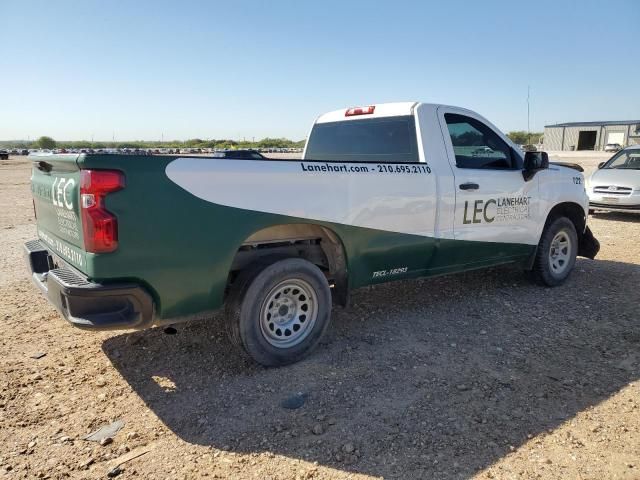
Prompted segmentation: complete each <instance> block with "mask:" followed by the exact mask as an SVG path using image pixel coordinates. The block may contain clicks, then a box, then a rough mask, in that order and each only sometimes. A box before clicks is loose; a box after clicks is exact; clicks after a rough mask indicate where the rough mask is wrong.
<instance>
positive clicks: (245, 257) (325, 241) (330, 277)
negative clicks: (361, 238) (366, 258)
mask: <svg viewBox="0 0 640 480" xmlns="http://www.w3.org/2000/svg"><path fill="white" fill-rule="evenodd" d="M290 257H299V258H303V259H305V260H308V261H310V262H311V263H313V264H315V265H316V266H318V267H319V268H320V269H321V270H322V271H323V272H324V273H325V276H326V277H327V281H328V282H329V283H330V285H331V287H332V289H331V290H332V293H333V298H334V301H335V302H336V303H338V304H340V305H347V304H348V298H349V295H348V292H349V287H348V285H349V283H348V257H347V251H346V248H345V246H344V243H343V241H342V239H341V238H340V236H339V235H338V234H337V233H336V232H335V230H333V229H331V228H328V227H326V226H324V225H320V224H315V223H284V224H278V225H271V226H269V227H265V228H261V229H259V230H256V231H255V232H253V233H251V234H250V235H249V236H248V237H247V238H246V239H245V240H244V241H243V242H242V243H241V245H240V246H239V247H238V248H237V250H236V253H235V256H234V258H233V261H232V263H231V267H230V271H229V279H228V286H230V285H231V284H232V283H233V281H234V279H235V278H236V277H237V275H238V274H239V273H240V272H241V271H243V270H244V269H246V268H248V267H250V266H252V265H255V264H258V263H261V262H264V263H268V262H272V261H273V260H276V259H279V258H290Z"/></svg>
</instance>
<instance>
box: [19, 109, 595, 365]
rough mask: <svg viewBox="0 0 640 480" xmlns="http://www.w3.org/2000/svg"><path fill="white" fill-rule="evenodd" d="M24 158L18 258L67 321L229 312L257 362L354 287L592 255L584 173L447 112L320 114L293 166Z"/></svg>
mask: <svg viewBox="0 0 640 480" xmlns="http://www.w3.org/2000/svg"><path fill="white" fill-rule="evenodd" d="M30 158H31V160H32V162H33V175H32V179H31V188H32V191H33V197H34V205H35V212H36V217H37V230H38V239H36V240H32V241H30V242H27V243H26V245H25V252H26V257H27V261H28V265H29V268H30V270H31V272H32V276H33V279H34V280H35V282H36V284H37V285H38V286H39V287H40V288H41V290H43V291H44V292H45V293H46V295H47V297H48V298H49V300H50V301H51V303H53V304H54V305H55V306H56V307H57V309H58V310H59V311H60V312H61V313H62V315H63V316H64V317H65V318H66V319H67V320H68V321H69V322H71V323H72V324H73V325H75V326H77V327H80V328H84V329H87V330H103V329H129V328H134V329H142V328H147V327H151V326H156V325H167V324H174V323H177V322H180V321H185V320H190V319H195V318H203V319H206V318H212V317H213V315H212V313H213V312H215V311H217V310H219V309H223V308H224V309H225V310H226V312H225V318H226V323H227V328H228V331H229V333H230V337H231V339H232V340H233V341H234V342H235V343H237V344H238V345H239V346H241V347H242V348H243V349H244V350H245V351H246V352H247V353H248V354H249V355H250V356H251V357H253V359H255V360H256V361H257V362H259V363H261V364H263V365H269V366H275V365H284V364H287V363H291V362H295V361H297V360H300V359H301V358H302V357H304V356H305V355H307V354H308V353H309V352H310V351H311V350H312V349H313V348H314V347H315V346H316V345H317V344H318V341H319V340H320V338H321V337H322V335H323V334H324V332H325V331H326V330H327V327H328V326H329V319H330V315H331V306H332V302H336V303H338V304H342V305H346V304H347V303H348V298H349V291H350V290H352V289H354V288H358V287H362V286H365V285H371V284H376V283H382V282H388V281H391V280H399V279H407V278H414V277H424V276H431V275H442V274H448V273H455V272H462V271H467V270H472V269H478V268H483V267H490V266H493V265H499V264H506V263H516V264H519V265H521V266H522V268H523V269H524V270H525V271H527V272H528V273H529V275H530V276H531V277H533V278H534V279H536V280H537V281H538V282H539V283H541V284H543V285H547V286H555V285H558V284H560V283H562V282H563V281H564V280H565V279H566V278H567V277H568V275H569V274H570V272H571V270H572V269H573V266H574V263H575V260H576V255H581V256H586V257H589V258H594V257H595V255H596V254H597V252H598V250H599V244H598V242H597V240H596V239H595V238H594V237H593V235H592V234H591V232H590V230H589V228H588V227H587V212H588V202H589V201H588V198H587V194H586V192H585V188H584V178H583V175H582V174H581V173H580V172H578V171H576V170H574V169H571V168H566V167H563V166H559V165H553V164H551V165H550V164H549V162H548V158H547V155H546V154H545V153H543V152H527V153H525V154H524V156H523V154H521V153H520V152H519V150H518V149H517V148H516V147H515V146H514V145H513V144H512V143H511V141H510V140H509V139H508V138H507V137H506V136H505V135H503V134H502V133H501V132H500V131H499V130H498V129H497V128H496V127H494V126H493V125H492V124H491V123H489V122H488V121H487V120H485V119H484V118H483V117H481V116H480V115H478V114H476V113H473V112H471V111H469V110H465V109H461V108H455V107H448V106H444V105H433V104H423V103H389V104H378V105H372V106H367V107H358V108H350V109H342V110H337V111H334V112H330V113H327V114H325V115H322V116H320V117H319V118H318V119H317V120H316V121H315V123H314V124H313V127H312V129H311V131H310V134H309V138H308V141H307V144H306V147H305V151H304V153H303V158H302V160H270V159H260V160H248V159H226V158H225V159H216V158H204V157H188V156H186V157H185V156H175V155H174V156H128V155H43V156H33V155H32V156H31V157H30Z"/></svg>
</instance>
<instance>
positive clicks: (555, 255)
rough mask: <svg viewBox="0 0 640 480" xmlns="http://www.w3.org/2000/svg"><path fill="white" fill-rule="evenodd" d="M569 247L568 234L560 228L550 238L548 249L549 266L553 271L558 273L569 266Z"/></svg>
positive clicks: (570, 246) (570, 247)
mask: <svg viewBox="0 0 640 480" xmlns="http://www.w3.org/2000/svg"><path fill="white" fill-rule="evenodd" d="M571 249H572V245H571V238H570V237H569V234H568V233H567V232H565V231H564V230H560V231H559V232H558V233H556V236H555V237H553V240H551V248H550V249H549V266H550V267H551V270H552V271H553V272H554V273H556V274H558V275H560V274H562V273H564V272H565V270H566V269H567V268H568V267H569V263H570V262H571V254H572V251H571Z"/></svg>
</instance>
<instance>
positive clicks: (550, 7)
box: [0, 0, 640, 140]
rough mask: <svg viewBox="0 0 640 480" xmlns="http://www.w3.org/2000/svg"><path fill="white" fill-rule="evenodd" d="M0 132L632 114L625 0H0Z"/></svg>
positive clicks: (635, 105) (129, 135)
mask: <svg viewBox="0 0 640 480" xmlns="http://www.w3.org/2000/svg"><path fill="white" fill-rule="evenodd" d="M0 19H1V22H0V23H1V25H2V29H1V35H2V41H1V42H0V62H1V64H2V68H1V69H0V72H1V73H0V139H17V138H27V137H31V138H32V139H33V138H34V137H38V136H40V135H51V136H53V137H54V138H56V139H58V140H63V139H65V140H74V139H91V137H92V136H93V137H94V138H95V139H96V140H111V138H112V136H114V135H115V138H116V140H134V139H147V140H152V139H160V138H161V137H162V136H164V139H165V140H168V139H186V138H193V137H199V138H225V137H227V138H243V137H246V138H247V139H250V138H252V137H255V138H256V139H258V138H262V137H265V136H277V137H281V136H284V137H289V138H292V139H301V138H304V137H305V135H306V133H307V131H308V128H309V126H310V124H311V122H312V121H313V119H314V118H315V117H316V116H317V115H319V114H320V113H322V112H325V111H329V110H333V109H336V108H342V107H346V106H354V105H366V104H372V103H380V102H389V101H404V100H419V101H425V102H435V103H447V104H453V105H458V106H464V107H467V108H471V109H472V110H476V111H478V112H479V113H481V114H483V115H484V116H486V117H487V118H489V119H490V120H491V121H493V122H494V123H495V124H496V125H498V126H499V127H500V128H502V129H503V130H505V131H509V130H520V129H526V127H527V105H526V94H527V85H531V125H532V130H540V129H541V128H542V127H543V126H544V125H545V124H548V123H555V122H565V121H579V120H625V119H637V118H640V93H639V91H638V85H639V81H640V80H639V79H640V61H638V48H639V46H638V35H639V34H640V1H637V0H609V1H607V2H602V1H569V0H567V1H561V0H555V1H546V0H545V1H537V2H514V1H513V0H511V1H497V0H495V1H492V0H484V1H473V2H472V1H437V2H431V1H415V2H413V1H401V0H394V1H386V2H383V1H378V2H374V1H348V0H341V1H333V0H322V1H314V2H307V1H240V0H237V1H227V2H222V1H220V2H214V1H202V2H197V1H177V0H176V1H172V2H169V1H141V0H138V1H135V2H134V1H124V0H123V1H115V0H113V1H112V0H103V1H97V0H96V1H91V0H86V1H80V0H77V1H65V0H57V1H55V2H54V1H44V0H43V1H31V0H19V1H18V0H16V1H14V0H0Z"/></svg>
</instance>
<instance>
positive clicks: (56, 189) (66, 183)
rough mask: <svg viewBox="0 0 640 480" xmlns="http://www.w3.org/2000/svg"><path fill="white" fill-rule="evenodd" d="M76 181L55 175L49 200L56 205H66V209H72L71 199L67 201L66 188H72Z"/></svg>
mask: <svg viewBox="0 0 640 480" xmlns="http://www.w3.org/2000/svg"><path fill="white" fill-rule="evenodd" d="M75 184H76V181H75V180H74V179H73V178H68V179H67V178H62V177H56V179H55V180H54V181H53V186H52V188H51V200H52V201H53V204H54V205H55V206H56V207H66V208H67V210H73V201H69V200H68V198H69V194H68V191H67V189H68V188H71V189H73V187H74V185H75Z"/></svg>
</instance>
